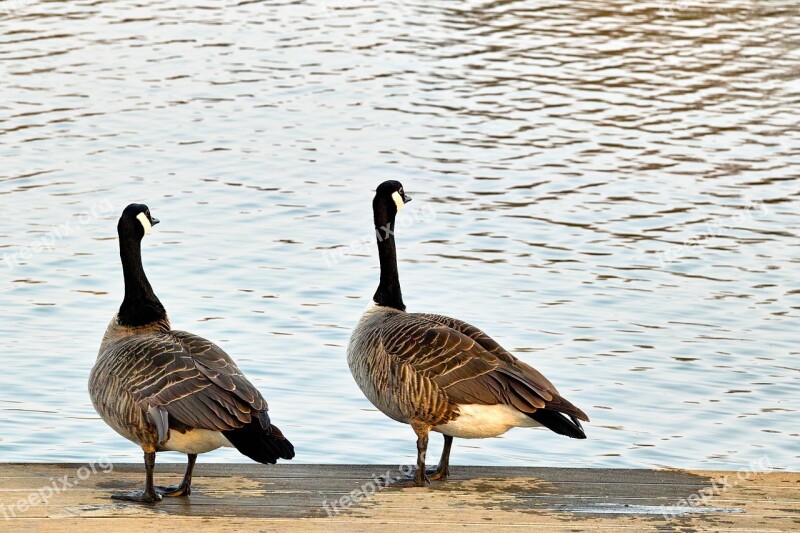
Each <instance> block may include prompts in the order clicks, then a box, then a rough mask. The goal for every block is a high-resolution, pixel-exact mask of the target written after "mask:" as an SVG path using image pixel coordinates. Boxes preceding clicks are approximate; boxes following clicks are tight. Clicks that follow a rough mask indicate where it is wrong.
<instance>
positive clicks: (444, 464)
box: [426, 435, 453, 481]
mask: <svg viewBox="0 0 800 533" xmlns="http://www.w3.org/2000/svg"><path fill="white" fill-rule="evenodd" d="M451 446H453V437H451V436H450V435H445V436H444V448H442V458H441V459H439V467H438V468H437V469H436V470H431V471H430V472H426V474H430V476H428V477H429V479H430V480H431V481H444V480H445V479H447V476H449V475H450V447H451Z"/></svg>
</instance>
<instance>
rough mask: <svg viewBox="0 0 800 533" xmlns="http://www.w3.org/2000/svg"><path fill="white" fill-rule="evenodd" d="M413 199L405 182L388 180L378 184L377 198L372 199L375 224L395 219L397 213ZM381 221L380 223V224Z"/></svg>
mask: <svg viewBox="0 0 800 533" xmlns="http://www.w3.org/2000/svg"><path fill="white" fill-rule="evenodd" d="M410 201H411V198H409V197H408V196H407V195H406V193H405V191H404V190H403V184H402V183H400V182H399V181H395V180H387V181H384V182H383V183H381V184H380V185H378V188H377V189H376V190H375V198H374V199H373V200H372V210H373V211H374V212H375V226H376V227H378V226H379V225H382V224H385V223H386V222H389V221H393V220H394V217H395V216H396V215H397V213H398V212H399V211H400V210H401V209H403V206H405V205H406V204H407V203H408V202H410ZM379 222H380V224H379Z"/></svg>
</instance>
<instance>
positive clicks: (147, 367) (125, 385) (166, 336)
mask: <svg viewBox="0 0 800 533" xmlns="http://www.w3.org/2000/svg"><path fill="white" fill-rule="evenodd" d="M89 393H90V396H91V398H92V403H93V404H94V407H95V409H96V410H97V412H98V413H99V414H100V416H101V417H102V418H103V420H105V421H106V423H108V424H109V425H110V426H111V427H112V428H113V429H114V430H115V431H117V432H118V433H119V434H121V435H122V436H124V437H125V438H127V439H129V440H132V441H133V442H136V443H137V444H140V445H141V446H142V447H143V448H146V449H150V448H152V449H153V450H157V449H158V444H159V441H158V432H157V429H156V426H155V424H154V423H153V422H152V421H151V420H150V419H149V417H148V414H147V413H148V410H149V409H150V408H151V407H159V408H163V409H165V410H166V411H167V413H168V414H169V419H170V427H171V428H173V429H177V430H178V431H181V432H184V431H185V430H186V429H188V428H198V429H208V430H216V431H228V430H232V429H237V428H241V427H243V426H244V425H246V424H248V423H250V422H251V421H252V420H253V419H254V417H255V418H257V419H258V420H259V421H260V422H261V425H262V427H263V428H264V429H268V428H269V417H268V416H267V415H266V411H267V409H268V407H267V402H266V401H265V400H264V398H263V396H262V395H261V394H260V393H259V391H258V390H257V389H256V388H255V387H254V386H253V385H252V384H251V383H250V382H249V381H248V380H247V378H246V377H245V376H244V375H243V374H242V372H241V371H240V370H239V368H238V367H237V366H236V363H235V362H234V361H233V360H232V359H231V358H230V356H228V354H226V353H225V352H224V351H223V350H222V349H221V348H220V347H218V346H216V345H215V344H214V343H212V342H211V341H208V340H206V339H204V338H202V337H199V336H197V335H194V334H191V333H187V332H184V331H177V330H170V329H169V323H168V321H165V323H157V324H153V325H150V326H148V327H146V328H137V329H132V328H126V327H124V326H120V325H119V324H118V323H117V321H116V320H112V322H111V324H110V325H109V327H108V330H107V331H106V335H105V337H104V339H103V343H102V344H101V346H100V352H99V354H98V358H97V362H96V363H95V366H94V368H93V369H92V372H91V375H90V378H89Z"/></svg>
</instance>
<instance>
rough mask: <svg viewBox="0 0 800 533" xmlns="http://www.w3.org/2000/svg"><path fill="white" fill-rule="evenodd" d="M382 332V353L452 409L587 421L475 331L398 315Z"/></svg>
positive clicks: (449, 321)
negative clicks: (496, 409) (472, 406)
mask: <svg viewBox="0 0 800 533" xmlns="http://www.w3.org/2000/svg"><path fill="white" fill-rule="evenodd" d="M399 316H400V317H402V319H401V320H397V321H396V322H394V323H391V322H390V323H389V324H387V326H386V327H385V328H383V331H382V335H381V336H382V342H383V345H384V347H385V349H386V351H387V352H388V353H389V354H390V355H391V356H393V357H394V358H396V359H397V360H398V361H400V362H402V363H405V364H407V365H409V366H411V367H412V368H413V369H414V371H416V372H418V373H420V374H422V375H423V376H425V377H426V378H428V379H430V380H432V381H433V382H434V383H436V384H437V385H438V386H439V387H441V388H442V389H443V390H444V391H445V393H446V394H447V396H448V398H449V400H450V401H451V402H452V403H457V404H459V403H460V404H465V403H478V404H484V405H496V404H507V405H513V406H514V407H516V408H517V409H519V410H520V411H523V412H526V413H533V412H535V411H536V410H537V409H543V408H544V409H550V410H553V411H557V412H560V413H565V414H568V415H571V416H574V417H576V418H579V419H581V420H586V421H588V417H587V416H586V415H585V414H584V413H583V411H581V410H580V409H578V408H577V407H575V406H574V405H572V404H571V403H570V402H568V401H567V400H565V399H564V398H562V397H561V396H560V395H559V394H558V391H557V390H556V388H555V387H554V386H553V384H552V383H550V381H549V380H547V378H545V377H544V376H543V375H542V374H541V373H540V372H538V371H537V370H536V369H534V368H533V367H531V366H529V365H527V364H525V363H524V362H522V361H519V360H518V359H517V358H516V357H514V356H513V355H511V354H510V353H509V352H508V351H506V350H505V349H503V348H502V346H500V345H499V344H498V343H497V342H495V341H494V340H493V339H492V338H491V337H489V336H488V335H487V334H486V333H484V332H483V331H481V330H480V329H478V328H476V327H474V326H472V325H470V324H467V323H466V322H462V321H460V320H456V319H454V318H450V317H445V316H441V315H430V314H404V315H399Z"/></svg>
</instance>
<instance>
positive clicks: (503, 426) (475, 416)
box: [433, 404, 541, 439]
mask: <svg viewBox="0 0 800 533" xmlns="http://www.w3.org/2000/svg"><path fill="white" fill-rule="evenodd" d="M458 411H459V413H461V415H460V416H459V417H458V418H456V419H455V420H453V421H451V422H448V423H447V424H442V425H440V426H436V427H434V428H433V431H438V432H439V433H443V434H445V435H449V436H451V437H458V438H460V439H483V438H486V437H497V436H498V435H502V434H503V433H505V432H506V431H508V430H509V429H511V428H513V427H524V428H530V427H536V426H541V424H540V423H538V422H537V421H535V420H534V419H532V418H531V417H529V416H528V415H526V414H525V413H523V412H521V411H519V410H517V409H516V408H514V407H512V406H510V405H479V404H459V406H458Z"/></svg>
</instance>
